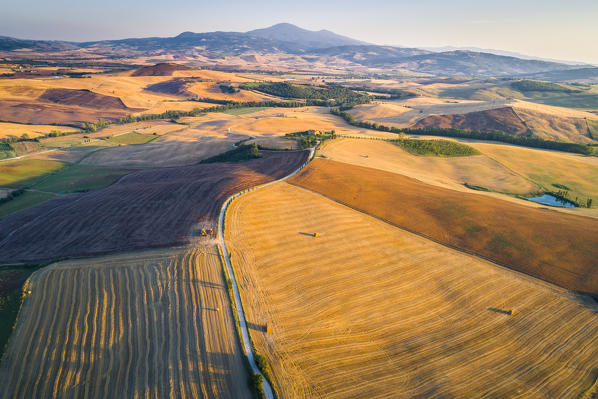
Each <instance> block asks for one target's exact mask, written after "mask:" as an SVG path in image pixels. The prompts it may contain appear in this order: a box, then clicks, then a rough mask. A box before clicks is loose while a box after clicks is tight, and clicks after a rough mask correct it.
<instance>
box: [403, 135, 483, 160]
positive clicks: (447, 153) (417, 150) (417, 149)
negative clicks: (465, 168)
mask: <svg viewBox="0 0 598 399" xmlns="http://www.w3.org/2000/svg"><path fill="white" fill-rule="evenodd" d="M391 142H392V143H393V144H395V145H398V146H399V147H401V148H404V149H405V151H407V152H409V153H411V154H414V155H435V156H440V157H466V156H470V155H478V154H479V153H480V152H479V151H478V150H476V149H475V148H473V147H470V146H468V145H465V144H461V143H456V142H454V141H448V140H413V139H405V138H401V139H398V140H392V141H391Z"/></svg>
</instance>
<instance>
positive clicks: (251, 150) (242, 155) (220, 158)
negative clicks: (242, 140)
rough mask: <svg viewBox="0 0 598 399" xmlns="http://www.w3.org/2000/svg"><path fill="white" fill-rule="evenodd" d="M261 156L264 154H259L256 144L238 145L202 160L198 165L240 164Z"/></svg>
mask: <svg viewBox="0 0 598 399" xmlns="http://www.w3.org/2000/svg"><path fill="white" fill-rule="evenodd" d="M263 156H264V154H263V153H261V152H260V150H259V148H258V146H257V144H256V143H253V144H251V145H240V146H238V147H237V148H235V149H233V150H230V151H227V152H225V153H222V154H219V155H215V156H213V157H211V158H208V159H204V160H203V161H201V162H200V163H214V162H241V161H249V160H251V159H257V158H261V157H263Z"/></svg>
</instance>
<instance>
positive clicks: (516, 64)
mask: <svg viewBox="0 0 598 399" xmlns="http://www.w3.org/2000/svg"><path fill="white" fill-rule="evenodd" d="M17 50H18V51H20V52H27V51H29V52H36V51H37V52H48V53H52V52H63V51H71V52H74V53H76V52H77V51H82V52H85V53H86V54H89V53H95V54H101V55H104V56H108V57H110V58H119V57H121V58H127V57H130V56H162V55H165V54H170V55H171V56H172V57H174V58H175V59H176V58H183V59H187V60H193V59H197V58H198V57H202V58H204V59H209V60H214V61H215V62H221V60H226V59H227V57H238V56H241V57H243V56H246V55H254V54H256V53H257V54H260V55H292V56H293V57H295V60H299V62H301V63H303V62H304V61H305V62H306V63H314V62H319V63H320V64H327V63H331V62H334V61H338V65H343V67H345V68H351V67H360V68H362V67H366V68H383V69H401V70H411V71H414V72H418V73H428V74H434V75H446V76H472V77H473V76H479V77H491V76H497V77H500V76H521V75H531V74H538V73H547V72H553V71H566V70H571V69H575V68H579V66H573V65H567V64H563V63H557V62H550V61H542V60H525V59H521V58H517V57H511V56H504V55H496V54H491V53H484V52H473V51H467V50H455V51H448V52H441V53H437V52H436V53H435V52H433V51H430V50H425V49H419V48H408V47H397V46H382V45H376V44H370V43H366V42H362V41H359V40H356V39H352V38H349V37H346V36H342V35H338V34H336V33H334V32H331V31H329V30H325V29H322V30H319V31H311V30H307V29H303V28H300V27H298V26H295V25H292V24H289V23H281V24H276V25H273V26H270V27H268V28H263V29H255V30H251V31H248V32H222V31H217V32H204V33H195V32H190V31H185V32H181V33H180V34H178V35H177V36H173V37H146V38H125V39H116V40H100V41H93V42H79V43H77V42H65V41H43V40H39V41H36V40H23V39H16V38H9V37H0V51H4V52H9V53H11V52H14V51H17ZM75 56H76V54H75ZM298 57H299V58H298ZM301 58H303V60H302V61H301ZM291 66H292V65H291Z"/></svg>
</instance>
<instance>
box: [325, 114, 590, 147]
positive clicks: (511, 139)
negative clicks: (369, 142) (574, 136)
mask: <svg viewBox="0 0 598 399" xmlns="http://www.w3.org/2000/svg"><path fill="white" fill-rule="evenodd" d="M346 109H347V108H345V109H343V108H333V109H332V110H331V111H330V112H331V113H332V114H334V115H337V116H340V117H341V118H343V119H344V120H345V121H347V123H349V124H350V125H353V126H358V127H362V128H366V129H373V130H380V131H383V132H391V133H401V132H403V133H406V134H418V135H422V136H442V137H457V138H466V139H477V140H492V141H500V142H503V143H508V144H515V145H520V146H524V147H533V148H544V149H549V150H558V151H564V152H572V153H576V154H582V155H593V154H594V149H593V148H592V147H591V146H588V145H585V144H577V143H564V142H561V141H551V140H544V139H541V138H539V137H533V136H532V137H529V136H515V135H513V134H509V133H505V132H501V131H495V130H465V129H455V128H440V127H428V128H424V129H409V128H405V129H399V128H397V127H393V126H385V125H380V124H378V123H375V122H368V121H358V120H356V119H355V117H354V116H353V115H351V114H350V113H349V112H346Z"/></svg>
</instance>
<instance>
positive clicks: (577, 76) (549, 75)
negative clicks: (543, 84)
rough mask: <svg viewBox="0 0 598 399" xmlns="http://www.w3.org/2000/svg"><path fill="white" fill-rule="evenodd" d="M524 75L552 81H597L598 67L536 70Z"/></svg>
mask: <svg viewBox="0 0 598 399" xmlns="http://www.w3.org/2000/svg"><path fill="white" fill-rule="evenodd" d="M526 77H529V78H532V79H538V80H548V81H552V82H581V83H598V68H597V67H592V68H575V69H567V70H559V71H548V72H538V73H534V74H530V75H526Z"/></svg>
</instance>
